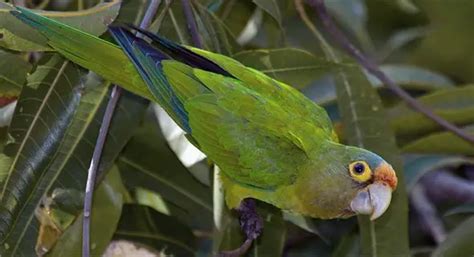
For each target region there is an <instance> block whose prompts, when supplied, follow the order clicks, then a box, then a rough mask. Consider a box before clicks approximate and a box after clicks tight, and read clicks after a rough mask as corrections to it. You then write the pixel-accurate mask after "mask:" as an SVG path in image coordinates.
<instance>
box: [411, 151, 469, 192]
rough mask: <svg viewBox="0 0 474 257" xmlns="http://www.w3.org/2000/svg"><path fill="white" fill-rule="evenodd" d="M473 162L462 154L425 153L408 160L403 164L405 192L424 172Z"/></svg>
mask: <svg viewBox="0 0 474 257" xmlns="http://www.w3.org/2000/svg"><path fill="white" fill-rule="evenodd" d="M468 163H471V164H474V160H473V159H470V158H467V157H463V156H447V155H425V156H420V157H415V158H413V159H411V160H408V161H407V162H406V163H405V165H404V168H403V170H404V172H405V183H406V188H407V192H410V191H411V190H412V189H413V187H414V186H415V185H416V183H417V182H418V180H419V179H420V178H421V177H423V176H424V175H425V174H426V173H428V172H430V171H434V170H439V169H440V168H455V167H458V166H460V165H463V164H468Z"/></svg>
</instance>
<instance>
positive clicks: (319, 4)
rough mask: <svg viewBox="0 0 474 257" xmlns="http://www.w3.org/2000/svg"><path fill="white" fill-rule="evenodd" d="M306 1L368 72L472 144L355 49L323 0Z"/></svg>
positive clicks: (331, 33) (458, 129)
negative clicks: (332, 17) (338, 26)
mask: <svg viewBox="0 0 474 257" xmlns="http://www.w3.org/2000/svg"><path fill="white" fill-rule="evenodd" d="M306 2H307V3H308V4H309V5H311V6H312V7H314V9H315V11H316V13H318V16H319V18H320V20H321V22H322V24H323V26H324V27H325V29H326V30H327V32H329V34H330V35H331V36H332V37H333V39H334V40H335V41H336V42H337V43H339V44H340V46H341V47H342V48H343V49H344V50H346V51H347V53H349V54H350V55H351V56H352V57H353V58H354V59H356V61H357V62H359V64H360V65H361V66H363V67H364V68H365V69H366V70H367V71H368V72H369V73H371V74H372V75H374V76H375V77H377V78H378V79H379V80H380V81H381V82H382V83H383V84H384V85H385V86H386V87H388V88H389V89H390V90H391V91H392V92H393V93H395V94H396V95H398V96H399V97H400V98H401V99H402V100H403V101H405V102H406V103H407V105H408V106H410V107H411V108H412V109H413V110H415V111H417V112H420V113H422V114H424V115H425V116H426V117H427V118H429V119H431V120H433V121H434V122H436V123H437V124H438V125H440V126H441V127H443V128H445V129H446V130H448V131H451V132H452V133H454V134H455V135H457V136H458V137H460V138H462V139H464V140H466V141H467V142H469V143H471V144H474V137H473V136H471V135H469V134H467V133H466V132H465V131H463V130H462V129H461V128H459V127H457V126H456V125H454V124H452V123H450V122H449V121H447V120H445V119H444V118H442V117H441V116H439V115H437V114H435V113H434V112H433V111H432V110H431V109H430V108H427V107H426V106H423V105H421V104H420V103H419V102H418V101H417V100H416V99H414V98H413V97H412V96H410V94H408V93H407V92H406V91H405V90H403V89H402V88H401V87H399V86H398V85H397V84H395V82H394V81H393V80H392V79H390V78H389V77H388V76H387V75H386V74H385V73H384V72H383V71H381V70H380V69H379V68H378V66H377V64H376V63H375V62H374V61H372V60H371V59H370V58H368V57H367V56H365V55H364V54H363V53H362V52H361V51H360V50H359V49H357V48H356V47H355V46H354V45H353V44H352V43H351V42H350V41H349V39H348V38H347V37H346V36H345V35H344V34H343V33H342V32H341V30H339V28H337V27H336V25H335V24H334V22H333V21H332V19H331V17H330V15H329V13H328V12H327V9H326V6H325V5H324V0H306Z"/></svg>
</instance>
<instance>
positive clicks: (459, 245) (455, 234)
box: [431, 217, 474, 257]
mask: <svg viewBox="0 0 474 257" xmlns="http://www.w3.org/2000/svg"><path fill="white" fill-rule="evenodd" d="M473 237H474V217H470V218H468V219H466V220H465V221H463V222H461V223H460V224H459V225H458V226H457V227H456V228H455V229H454V230H453V231H451V232H450V233H449V234H448V235H447V236H446V240H444V241H443V242H442V243H441V244H440V245H438V247H437V248H436V249H435V251H434V252H433V254H432V255H431V256H433V257H457V256H472V255H473V254H474V244H473V243H472V238H473Z"/></svg>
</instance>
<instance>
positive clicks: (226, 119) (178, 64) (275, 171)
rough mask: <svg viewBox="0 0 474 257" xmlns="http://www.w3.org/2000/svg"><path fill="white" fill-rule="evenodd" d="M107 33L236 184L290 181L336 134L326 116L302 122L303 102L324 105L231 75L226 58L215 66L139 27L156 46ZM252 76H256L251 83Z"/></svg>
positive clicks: (124, 32)
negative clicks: (322, 122)
mask: <svg viewBox="0 0 474 257" xmlns="http://www.w3.org/2000/svg"><path fill="white" fill-rule="evenodd" d="M137 30H138V29H137ZM110 31H111V33H112V35H113V36H114V37H115V39H116V40H117V42H118V43H119V44H120V45H121V47H122V48H123V49H124V51H125V53H126V54H127V55H128V56H129V58H130V60H131V61H132V62H133V63H134V64H135V67H136V68H137V70H138V71H139V73H140V74H141V76H142V77H143V78H144V80H145V82H146V84H147V85H148V87H149V89H150V91H151V92H152V93H153V95H154V96H155V97H156V99H157V101H158V102H159V103H160V104H161V105H162V106H163V108H164V109H165V110H167V112H168V113H170V114H171V116H172V118H173V119H175V120H176V121H177V123H178V124H180V126H182V127H183V129H184V130H185V131H186V132H187V133H188V134H190V135H191V137H192V139H193V141H194V142H196V143H197V145H198V147H199V148H200V149H201V150H203V152H205V153H206V154H207V155H208V156H209V158H210V159H212V160H213V161H214V162H216V164H217V165H218V166H219V167H220V168H221V169H222V170H223V172H224V173H225V174H227V175H228V176H229V177H230V178H231V179H233V180H234V181H236V182H239V183H243V184H248V185H251V186H255V187H260V188H272V187H275V186H278V185H282V184H285V183H291V181H292V177H296V174H297V171H298V170H299V168H300V167H301V166H302V165H304V164H305V163H306V161H307V158H308V154H309V153H311V152H312V151H313V150H314V148H315V147H317V146H318V145H319V143H321V140H325V139H329V138H330V136H331V134H330V132H332V130H329V131H328V129H327V127H322V126H318V122H319V123H320V120H321V118H322V119H323V120H324V119H325V118H327V115H326V113H325V112H324V111H323V114H324V116H323V117H315V116H314V119H312V118H311V116H310V117H305V115H310V113H308V110H306V109H305V105H310V106H313V107H314V108H316V109H317V110H319V109H318V108H320V107H318V106H316V105H314V104H312V102H311V101H309V100H308V99H306V98H304V96H300V95H299V92H297V91H296V90H294V91H293V89H291V88H290V87H288V86H286V85H284V84H281V83H278V82H277V81H274V80H268V79H267V78H268V77H266V76H265V75H263V74H261V73H257V72H256V71H253V70H250V72H251V73H248V74H244V75H242V74H241V73H240V74H235V75H234V74H232V73H231V72H228V70H227V69H226V68H223V67H226V66H224V65H222V66H221V65H220V62H222V60H221V61H219V64H218V63H217V62H215V61H214V60H211V59H209V58H207V56H206V57H204V56H202V55H201V54H198V53H197V52H195V51H193V50H191V49H189V48H185V47H182V46H180V45H177V44H175V43H173V42H171V41H168V40H166V39H163V38H161V37H158V36H156V35H154V34H151V33H149V32H146V31H142V30H139V31H140V33H143V34H145V35H146V36H148V37H150V38H151V39H152V40H153V43H155V44H157V45H158V47H159V48H155V47H154V45H152V44H149V43H147V42H146V41H144V40H143V39H140V38H137V37H136V36H135V35H133V34H132V33H131V32H130V31H129V30H128V29H126V28H123V27H113V28H111V29H110ZM230 60H232V59H230ZM236 65H238V64H236ZM240 69H247V68H246V67H245V66H243V65H241V64H240ZM244 73H245V72H244ZM251 74H254V75H253V77H254V78H255V77H258V78H257V79H256V80H255V79H254V81H252V80H251V79H250V75H251ZM240 77H247V78H246V79H240ZM259 81H264V82H262V83H266V84H264V85H262V86H261V87H267V89H266V90H264V89H262V88H261V87H259V86H258V84H256V83H260V82H259ZM265 81H266V82H265ZM270 87H271V88H270ZM274 89H275V90H274ZM279 91H283V92H279ZM297 98H302V99H304V101H303V102H301V101H300V102H298V101H297V100H296V99H297ZM300 100H301V99H300ZM308 102H309V103H311V104H312V105H311V104H309V103H308ZM314 108H313V109H314ZM311 115H312V114H311ZM328 123H329V127H330V122H328Z"/></svg>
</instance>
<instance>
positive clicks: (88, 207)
mask: <svg viewBox="0 0 474 257" xmlns="http://www.w3.org/2000/svg"><path fill="white" fill-rule="evenodd" d="M160 2H161V0H151V2H150V4H149V6H148V9H147V11H146V13H145V16H144V17H143V20H142V22H141V23H140V28H143V29H145V28H147V27H148V26H149V25H150V23H151V21H152V19H153V17H154V16H155V14H156V11H157V10H158V6H159V5H160ZM122 90H123V89H122V88H120V87H118V86H117V85H115V86H114V87H113V89H112V92H111V94H110V99H109V102H108V103H107V107H106V109H105V114H104V117H103V118H102V124H101V126H100V130H99V135H98V136H97V142H96V144H95V148H94V152H93V154H92V160H91V163H90V166H89V170H88V174H87V183H86V192H85V195H84V216H83V220H82V256H83V257H90V223H91V214H92V213H91V212H92V200H93V196H94V186H95V183H96V177H97V169H98V167H99V162H100V157H101V155H102V150H103V148H104V144H105V140H106V139H107V134H108V130H109V127H110V123H111V121H112V117H113V114H114V110H115V107H116V106H117V102H118V100H119V99H120V96H121V93H122Z"/></svg>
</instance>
